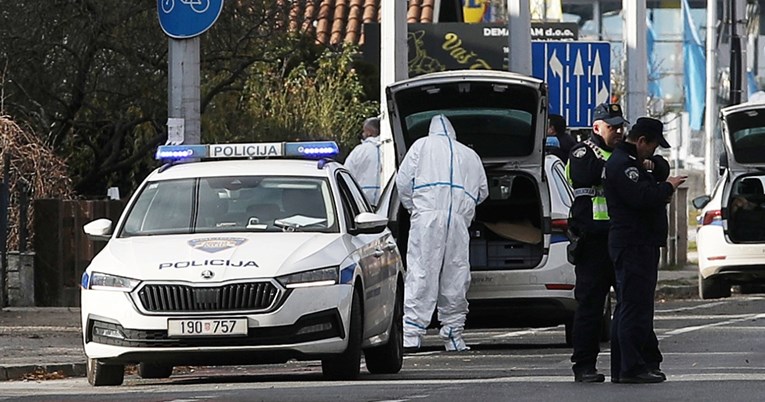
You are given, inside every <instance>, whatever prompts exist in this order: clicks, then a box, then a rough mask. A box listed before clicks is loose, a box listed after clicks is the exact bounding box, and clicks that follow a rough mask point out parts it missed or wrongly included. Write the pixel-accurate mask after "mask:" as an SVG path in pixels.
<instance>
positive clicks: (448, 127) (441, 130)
mask: <svg viewBox="0 0 765 402" xmlns="http://www.w3.org/2000/svg"><path fill="white" fill-rule="evenodd" d="M444 134H446V135H448V136H449V138H451V139H453V140H456V139H457V134H455V132H454V127H453V126H452V122H450V121H449V119H447V118H446V117H445V116H444V115H442V114H439V115H437V116H433V118H432V119H431V120H430V130H429V131H428V135H444Z"/></svg>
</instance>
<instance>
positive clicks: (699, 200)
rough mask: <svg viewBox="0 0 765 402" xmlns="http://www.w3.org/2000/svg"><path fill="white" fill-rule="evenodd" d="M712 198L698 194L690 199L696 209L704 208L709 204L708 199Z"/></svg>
mask: <svg viewBox="0 0 765 402" xmlns="http://www.w3.org/2000/svg"><path fill="white" fill-rule="evenodd" d="M711 200H712V197H710V196H708V195H700V196H698V197H696V198H694V199H693V201H691V204H693V207H694V208H696V209H701V208H704V207H705V206H706V205H707V204H709V201H711Z"/></svg>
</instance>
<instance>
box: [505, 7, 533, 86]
mask: <svg viewBox="0 0 765 402" xmlns="http://www.w3.org/2000/svg"><path fill="white" fill-rule="evenodd" d="M507 25H508V27H507V28H508V45H509V46H508V52H507V58H508V67H509V69H510V71H512V72H514V73H519V74H525V75H531V5H530V4H529V2H528V1H527V0H520V1H519V0H507Z"/></svg>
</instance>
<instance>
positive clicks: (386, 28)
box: [380, 1, 409, 188]
mask: <svg viewBox="0 0 765 402" xmlns="http://www.w3.org/2000/svg"><path fill="white" fill-rule="evenodd" d="M406 7H407V3H406V2H404V1H386V2H385V4H384V5H383V6H382V7H380V14H381V15H380V114H381V118H380V140H381V141H382V145H381V146H380V150H381V151H382V175H381V177H380V180H381V183H380V187H381V188H382V187H383V186H385V185H386V184H387V183H388V180H389V178H390V177H391V176H393V172H394V171H395V170H396V155H395V152H396V149H395V147H394V146H393V132H392V131H391V126H390V125H391V122H390V120H389V118H390V116H388V104H387V100H386V97H385V88H387V87H388V85H390V84H392V83H394V82H396V81H401V80H404V79H406V78H407V77H408V76H409V65H408V60H407V54H408V50H407V43H406V36H407V25H406Z"/></svg>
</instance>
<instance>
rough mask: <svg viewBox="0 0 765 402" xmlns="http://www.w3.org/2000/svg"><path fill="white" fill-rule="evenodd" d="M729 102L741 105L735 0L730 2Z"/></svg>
mask: <svg viewBox="0 0 765 402" xmlns="http://www.w3.org/2000/svg"><path fill="white" fill-rule="evenodd" d="M730 16H731V18H730V19H731V21H730V101H729V103H728V105H738V104H739V103H741V38H739V36H738V19H739V18H738V10H737V7H736V0H730Z"/></svg>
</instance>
